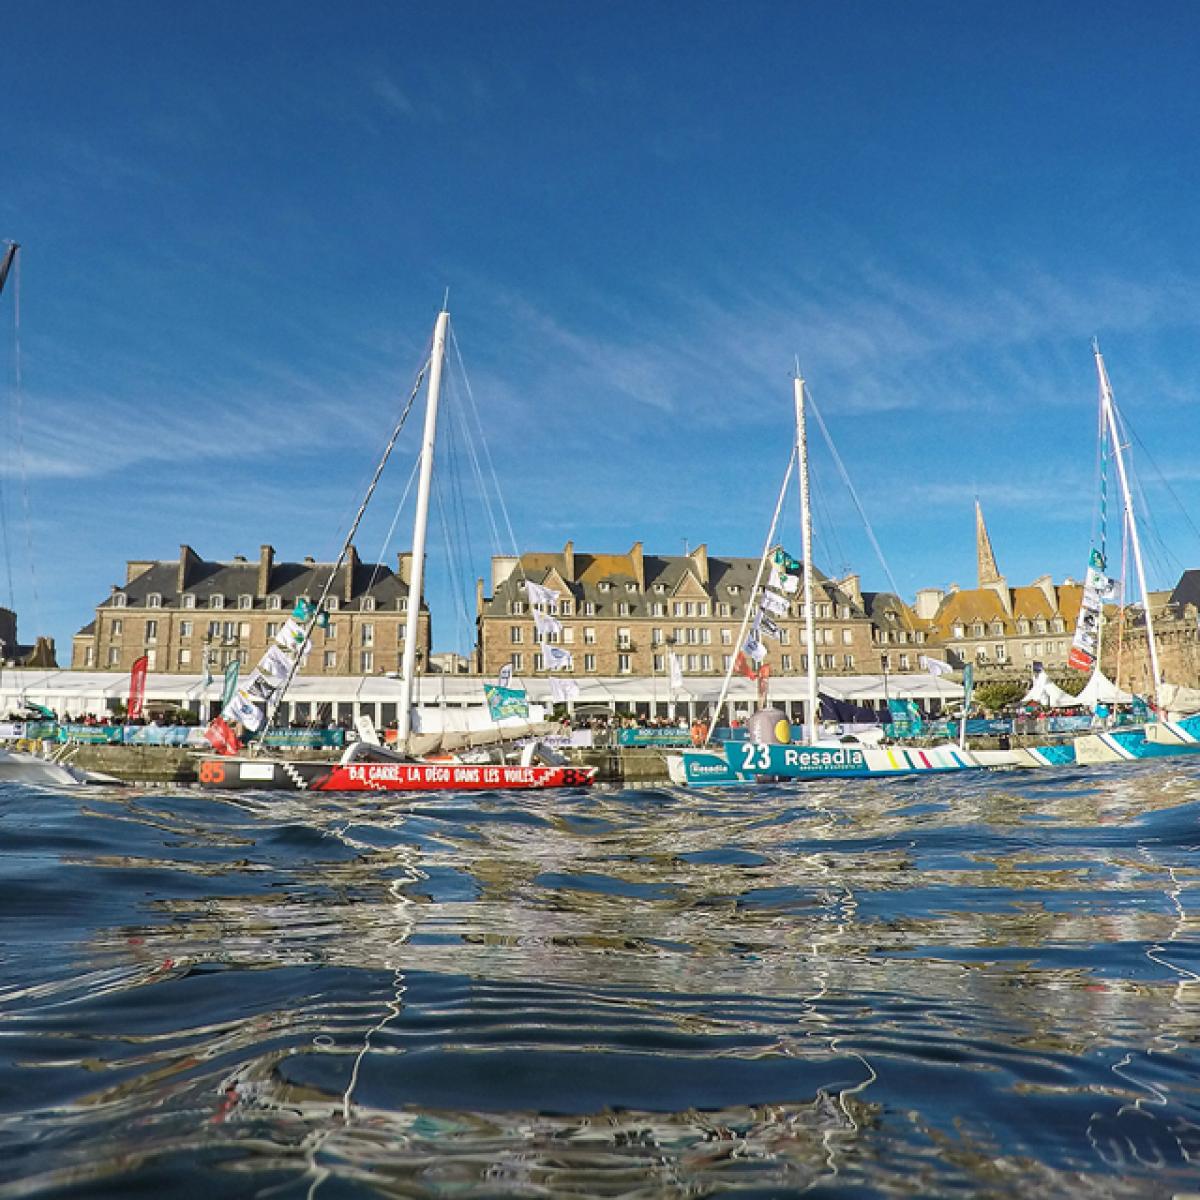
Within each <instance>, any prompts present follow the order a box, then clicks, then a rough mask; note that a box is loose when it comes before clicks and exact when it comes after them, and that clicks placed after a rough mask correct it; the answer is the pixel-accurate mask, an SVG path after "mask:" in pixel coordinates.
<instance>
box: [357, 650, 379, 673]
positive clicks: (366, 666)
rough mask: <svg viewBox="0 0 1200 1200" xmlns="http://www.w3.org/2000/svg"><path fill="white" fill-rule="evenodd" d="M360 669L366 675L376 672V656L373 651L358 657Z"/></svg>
mask: <svg viewBox="0 0 1200 1200" xmlns="http://www.w3.org/2000/svg"><path fill="white" fill-rule="evenodd" d="M358 669H359V670H360V671H361V672H362V673H363V674H364V675H366V674H367V673H368V672H369V671H373V670H375V654H374V652H373V651H371V650H364V651H363V652H362V653H361V654H360V655H359V656H358Z"/></svg>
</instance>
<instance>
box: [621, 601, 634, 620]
mask: <svg viewBox="0 0 1200 1200" xmlns="http://www.w3.org/2000/svg"><path fill="white" fill-rule="evenodd" d="M632 611H633V609H632V608H631V607H630V606H629V605H628V604H627V603H626V602H625V601H624V600H622V601H621V603H620V604H618V605H617V616H618V617H627V616H629V614H630V613H631V612H632Z"/></svg>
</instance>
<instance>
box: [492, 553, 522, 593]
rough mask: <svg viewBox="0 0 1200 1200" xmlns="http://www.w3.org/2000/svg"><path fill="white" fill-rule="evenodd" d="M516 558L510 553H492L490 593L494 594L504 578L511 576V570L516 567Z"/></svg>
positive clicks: (503, 581)
mask: <svg viewBox="0 0 1200 1200" xmlns="http://www.w3.org/2000/svg"><path fill="white" fill-rule="evenodd" d="M517 562H518V560H517V559H516V558H514V557H513V556H512V555H511V554H493V555H492V595H493V596H494V595H495V594H496V591H497V589H498V588H500V587H501V586H502V585H503V584H504V583H505V581H506V580H508V579H511V578H512V574H513V572H514V571H515V570H516V569H517Z"/></svg>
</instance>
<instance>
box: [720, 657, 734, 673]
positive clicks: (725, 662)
mask: <svg viewBox="0 0 1200 1200" xmlns="http://www.w3.org/2000/svg"><path fill="white" fill-rule="evenodd" d="M731 662H733V655H732V654H723V655H721V670H722V671H728V670H729V664H730V663H731Z"/></svg>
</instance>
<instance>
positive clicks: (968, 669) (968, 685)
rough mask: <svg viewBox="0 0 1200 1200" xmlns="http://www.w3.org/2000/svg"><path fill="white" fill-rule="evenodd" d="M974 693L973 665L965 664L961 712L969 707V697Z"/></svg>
mask: <svg viewBox="0 0 1200 1200" xmlns="http://www.w3.org/2000/svg"><path fill="white" fill-rule="evenodd" d="M974 691H975V664H974V663H967V665H966V666H965V667H963V712H964V713H966V711H967V709H969V708H970V707H971V696H972V695H973V693H974Z"/></svg>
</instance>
